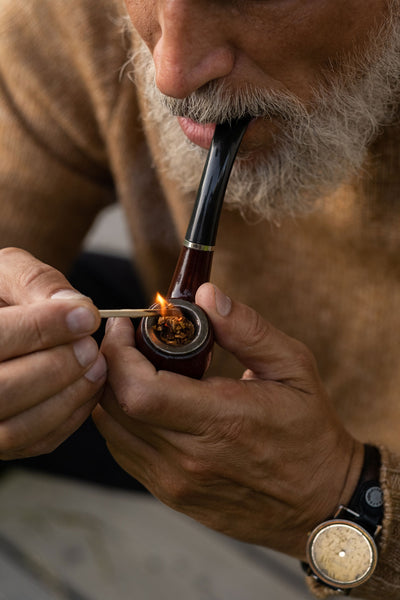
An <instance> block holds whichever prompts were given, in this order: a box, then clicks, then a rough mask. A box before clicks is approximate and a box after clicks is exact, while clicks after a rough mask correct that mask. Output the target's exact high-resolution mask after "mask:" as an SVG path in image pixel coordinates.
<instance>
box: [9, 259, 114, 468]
mask: <svg viewBox="0 0 400 600" xmlns="http://www.w3.org/2000/svg"><path fill="white" fill-rule="evenodd" d="M54 294H56V296H55V297H53V298H52V296H53V295H54ZM99 324H100V316H99V314H98V311H97V309H96V308H95V307H94V305H93V304H92V302H91V301H90V300H89V298H86V297H84V296H82V295H81V294H79V293H78V292H76V291H75V290H73V288H72V287H71V286H70V284H69V283H68V281H67V280H66V279H65V277H64V276H63V275H62V274H61V273H59V272H58V271H56V270H55V269H53V268H51V267H49V266H48V265H44V264H43V263H41V262H40V261H38V260H36V259H35V258H33V257H32V256H31V255H30V254H28V253H27V252H24V251H23V250H18V249H15V248H7V249H4V250H1V251H0V459H2V460H10V459H15V458H22V457H27V456H35V455H38V454H43V453H47V452H50V451H52V450H54V448H56V447H57V446H58V445H59V444H60V443H61V442H63V441H64V440H65V439H66V438H67V437H68V436H69V435H71V433H73V432H74V431H75V430H76V429H77V428H78V427H79V426H80V425H81V424H82V423H83V421H84V420H85V419H86V418H87V417H88V416H89V415H90V414H91V412H92V410H93V408H94V406H95V404H96V401H97V399H98V397H99V393H100V390H101V387H102V386H103V384H104V381H105V375H106V363H105V359H104V356H102V355H101V354H99V351H98V348H97V344H96V342H95V341H94V340H93V338H91V337H89V335H90V334H91V333H93V332H94V331H95V330H96V329H97V328H98V326H99Z"/></svg>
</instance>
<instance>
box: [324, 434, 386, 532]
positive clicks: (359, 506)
mask: <svg viewBox="0 0 400 600" xmlns="http://www.w3.org/2000/svg"><path fill="white" fill-rule="evenodd" d="M380 468H381V456H380V453H379V450H378V449H377V448H375V446H371V445H369V444H365V446H364V462H363V467H362V470H361V473H360V478H359V480H358V483H357V485H356V489H355V491H354V493H353V495H352V497H351V499H350V502H349V503H348V504H347V506H346V507H344V506H341V507H340V508H339V510H338V512H337V513H336V515H335V518H341V519H348V520H350V521H353V522H355V523H357V524H358V525H361V527H364V529H366V531H368V533H370V534H371V535H372V536H373V537H374V538H377V537H378V535H379V532H380V529H381V525H382V520H383V492H382V488H381V486H380V483H379V474H380Z"/></svg>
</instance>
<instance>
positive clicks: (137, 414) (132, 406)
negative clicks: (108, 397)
mask: <svg viewBox="0 0 400 600" xmlns="http://www.w3.org/2000/svg"><path fill="white" fill-rule="evenodd" d="M118 398H119V404H120V407H121V409H122V410H123V411H124V413H125V414H126V415H127V416H128V417H131V418H136V419H140V418H146V417H148V416H149V415H150V414H159V413H160V411H161V410H162V401H161V399H160V398H158V397H157V396H156V395H155V393H154V390H152V389H151V388H150V386H149V385H148V384H147V383H146V382H145V381H142V380H140V379H138V380H135V381H133V382H132V381H128V382H127V383H126V384H125V385H124V386H123V387H122V388H121V389H120V390H119V393H118Z"/></svg>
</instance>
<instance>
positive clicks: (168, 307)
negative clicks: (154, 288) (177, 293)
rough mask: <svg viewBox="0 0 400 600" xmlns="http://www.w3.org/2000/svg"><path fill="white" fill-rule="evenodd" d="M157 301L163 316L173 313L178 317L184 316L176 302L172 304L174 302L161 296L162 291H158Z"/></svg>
mask: <svg viewBox="0 0 400 600" xmlns="http://www.w3.org/2000/svg"><path fill="white" fill-rule="evenodd" d="M155 302H156V304H158V305H159V306H160V309H161V310H160V312H161V316H162V317H166V316H171V315H173V316H177V317H180V316H183V315H182V312H181V310H180V309H179V308H178V307H177V306H175V304H172V302H168V300H167V299H166V298H164V297H163V296H161V294H160V292H157V295H156V300H155Z"/></svg>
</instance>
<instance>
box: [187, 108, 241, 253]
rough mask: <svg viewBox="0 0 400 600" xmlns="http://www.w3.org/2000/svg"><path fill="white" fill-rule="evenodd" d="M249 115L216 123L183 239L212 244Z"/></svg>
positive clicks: (213, 243)
mask: <svg viewBox="0 0 400 600" xmlns="http://www.w3.org/2000/svg"><path fill="white" fill-rule="evenodd" d="M250 120H251V118H250V117H243V118H241V119H234V120H232V121H231V122H230V123H228V122H225V123H221V124H218V125H216V127H215V133H214V137H213V139H212V142H211V146H210V149H209V151H208V155H207V160H206V163H205V166H204V169H203V174H202V177H201V181H200V185H199V189H198V192H197V197H196V202H195V205H194V207H193V212H192V216H191V219H190V222H189V226H188V229H187V232H186V237H185V240H186V241H187V242H190V243H191V244H198V245H200V246H206V247H209V246H211V247H212V246H214V245H215V240H216V237H217V230H218V223H219V217H220V213H221V209H222V204H223V201H224V196H225V190H226V186H227V185H228V180H229V176H230V174H231V170H232V166H233V163H234V160H235V158H236V154H237V151H238V149H239V146H240V143H241V141H242V138H243V136H244V133H245V131H246V129H247V126H248V124H249V122H250Z"/></svg>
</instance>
